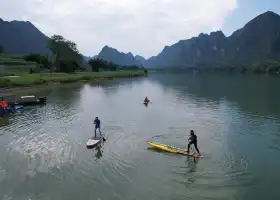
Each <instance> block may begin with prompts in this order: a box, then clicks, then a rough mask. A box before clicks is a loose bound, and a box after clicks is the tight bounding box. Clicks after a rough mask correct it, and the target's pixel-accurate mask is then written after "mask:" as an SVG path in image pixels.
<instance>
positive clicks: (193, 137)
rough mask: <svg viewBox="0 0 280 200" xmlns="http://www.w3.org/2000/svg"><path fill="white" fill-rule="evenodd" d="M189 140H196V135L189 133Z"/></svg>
mask: <svg viewBox="0 0 280 200" xmlns="http://www.w3.org/2000/svg"><path fill="white" fill-rule="evenodd" d="M189 140H190V142H196V141H197V136H196V135H191V137H190V138H189Z"/></svg>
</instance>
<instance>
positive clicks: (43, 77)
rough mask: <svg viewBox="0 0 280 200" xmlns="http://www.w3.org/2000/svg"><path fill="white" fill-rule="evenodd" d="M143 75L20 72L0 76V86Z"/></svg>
mask: <svg viewBox="0 0 280 200" xmlns="http://www.w3.org/2000/svg"><path fill="white" fill-rule="evenodd" d="M140 76H145V73H144V72H143V71H114V72H108V71H107V72H83V73H73V74H67V73H46V74H22V75H19V76H17V77H0V88H10V87H22V86H32V85H41V84H47V83H71V82H77V81H91V80H93V81H94V80H103V79H115V78H116V79H117V78H130V77H140Z"/></svg>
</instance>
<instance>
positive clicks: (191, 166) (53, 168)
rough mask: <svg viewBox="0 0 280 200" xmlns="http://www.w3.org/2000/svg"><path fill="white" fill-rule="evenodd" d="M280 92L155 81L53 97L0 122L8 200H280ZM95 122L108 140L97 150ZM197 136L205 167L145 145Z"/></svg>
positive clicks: (264, 85)
mask: <svg viewBox="0 0 280 200" xmlns="http://www.w3.org/2000/svg"><path fill="white" fill-rule="evenodd" d="M279 85H280V79H278V78H277V77H269V76H241V75H226V74H196V75H193V74H163V73H162V74H161V73H158V74H157V73H154V74H151V75H150V76H149V77H147V78H136V79H123V80H115V81H111V82H107V83H103V84H101V85H98V86H94V85H89V84H85V85H77V86H71V87H62V88H56V89H52V90H49V91H45V92H46V95H47V104H46V105H44V106H33V107H26V108H25V110H24V112H23V113H17V114H15V115H12V116H10V117H9V118H5V119H2V120H0V199H3V200H50V199H52V200H79V199H94V200H97V199H99V200H113V199H114V200H143V199H153V200H156V199H159V200H185V199H195V200H202V199H213V200H216V199H217V200H225V199H226V200H228V199H229V200H248V199H253V200H264V199H273V200H274V199H280V192H279V191H278V186H279V184H280V159H279V158H280V93H279V91H278V86H279ZM145 96H148V98H149V99H150V100H151V103H150V104H149V105H148V106H147V107H145V106H144V105H143V103H142V102H143V99H144V97H145ZM95 116H98V117H99V118H100V119H101V125H102V129H103V131H104V132H105V133H106V135H107V136H108V137H107V141H106V142H105V143H103V144H102V146H101V147H100V148H97V149H93V150H89V149H87V148H86V142H87V139H88V138H90V137H91V136H93V120H94V118H95ZM190 129H194V130H195V132H196V134H197V136H198V145H199V148H200V151H201V152H202V154H203V156H204V157H203V158H201V159H198V160H196V162H194V160H193V159H191V158H190V159H188V158H186V157H184V156H180V155H175V154H168V153H164V152H159V151H154V150H152V149H150V148H148V145H147V144H146V141H147V140H152V141H156V142H162V143H166V144H171V145H174V146H177V147H184V148H186V146H187V139H188V132H189V130H190Z"/></svg>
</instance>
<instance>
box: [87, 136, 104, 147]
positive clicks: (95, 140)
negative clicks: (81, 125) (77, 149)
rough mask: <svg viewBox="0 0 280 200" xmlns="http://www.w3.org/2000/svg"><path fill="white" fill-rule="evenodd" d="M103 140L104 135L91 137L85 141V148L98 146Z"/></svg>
mask: <svg viewBox="0 0 280 200" xmlns="http://www.w3.org/2000/svg"><path fill="white" fill-rule="evenodd" d="M103 138H104V134H102V135H101V136H100V135H98V136H96V137H92V138H90V139H88V141H87V147H95V146H96V145H97V144H99V143H100V142H101V141H102V140H103Z"/></svg>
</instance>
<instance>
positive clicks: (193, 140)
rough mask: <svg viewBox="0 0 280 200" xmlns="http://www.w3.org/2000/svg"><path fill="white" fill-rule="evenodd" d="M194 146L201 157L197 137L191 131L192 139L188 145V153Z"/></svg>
mask: <svg viewBox="0 0 280 200" xmlns="http://www.w3.org/2000/svg"><path fill="white" fill-rule="evenodd" d="M192 144H193V145H194V147H195V149H196V151H197V153H198V154H199V155H200V152H199V149H198V147H197V136H196V135H195V134H194V131H193V130H190V138H189V144H188V151H187V153H189V152H190V147H191V145H192Z"/></svg>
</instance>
